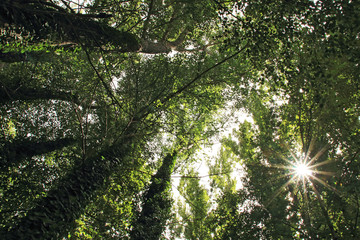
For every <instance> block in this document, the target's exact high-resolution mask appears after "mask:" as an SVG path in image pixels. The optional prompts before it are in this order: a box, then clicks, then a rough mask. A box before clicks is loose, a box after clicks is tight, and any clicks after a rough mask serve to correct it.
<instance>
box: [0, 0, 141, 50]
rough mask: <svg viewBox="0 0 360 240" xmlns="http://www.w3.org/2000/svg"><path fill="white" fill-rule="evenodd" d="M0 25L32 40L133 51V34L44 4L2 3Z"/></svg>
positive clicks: (19, 0) (24, 0)
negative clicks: (19, 30) (13, 28)
mask: <svg viewBox="0 0 360 240" xmlns="http://www.w3.org/2000/svg"><path fill="white" fill-rule="evenodd" d="M0 25H3V26H5V25H9V26H13V27H14V26H16V27H19V28H20V29H23V30H25V31H26V32H28V33H30V35H32V36H34V37H35V38H36V41H41V40H44V39H46V40H51V41H54V42H73V43H77V44H79V45H82V46H85V47H101V46H103V45H107V44H111V45H112V46H115V47H117V48H118V49H119V50H120V51H122V52H136V51H138V50H139V48H140V46H139V43H138V40H137V38H136V37H135V35H133V34H131V33H128V32H123V31H119V30H117V29H115V28H113V27H111V26H108V25H106V24H103V23H101V22H99V21H96V20H94V19H92V18H86V17H84V16H83V15H78V14H75V13H70V12H68V11H67V10H65V9H63V8H61V7H60V6H57V5H55V4H52V3H49V2H46V1H29V0H5V1H3V2H2V3H0Z"/></svg>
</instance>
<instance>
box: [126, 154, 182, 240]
mask: <svg viewBox="0 0 360 240" xmlns="http://www.w3.org/2000/svg"><path fill="white" fill-rule="evenodd" d="M175 158H176V154H168V155H167V156H166V157H165V158H164V160H163V163H162V165H161V167H160V169H159V170H158V171H157V173H156V174H155V175H154V176H153V177H152V178H151V184H150V187H149V189H148V191H147V192H146V194H145V196H144V203H143V206H142V210H141V213H140V215H139V217H138V218H137V219H136V221H135V222H134V223H133V230H132V232H131V233H130V236H131V239H133V240H144V239H149V240H152V239H160V236H161V233H162V232H163V231H164V229H165V224H166V221H167V219H168V218H169V217H170V209H171V199H170V188H171V184H170V177H171V173H172V172H173V169H174V166H175Z"/></svg>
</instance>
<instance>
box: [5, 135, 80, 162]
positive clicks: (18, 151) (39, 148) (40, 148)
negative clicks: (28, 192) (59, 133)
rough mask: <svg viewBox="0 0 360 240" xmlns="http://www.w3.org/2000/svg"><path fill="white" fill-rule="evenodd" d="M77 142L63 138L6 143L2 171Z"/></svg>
mask: <svg viewBox="0 0 360 240" xmlns="http://www.w3.org/2000/svg"><path fill="white" fill-rule="evenodd" d="M74 142H75V139H73V138H62V139H57V140H53V141H32V140H27V139H25V140H17V141H13V142H11V143H10V142H5V143H4V148H3V150H2V153H3V154H2V156H1V157H0V159H2V163H1V166H0V169H5V168H8V167H11V166H16V165H18V164H19V163H20V162H21V161H22V160H24V159H26V158H31V157H33V156H35V155H41V154H45V153H49V152H52V151H55V150H60V149H62V148H64V147H67V146H70V145H71V144H73V143H74Z"/></svg>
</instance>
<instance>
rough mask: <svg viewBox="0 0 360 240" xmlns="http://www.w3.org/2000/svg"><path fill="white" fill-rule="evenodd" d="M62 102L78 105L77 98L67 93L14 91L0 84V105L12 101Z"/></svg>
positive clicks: (21, 88)
mask: <svg viewBox="0 0 360 240" xmlns="http://www.w3.org/2000/svg"><path fill="white" fill-rule="evenodd" d="M39 99H42V100H51V99H53V100H62V101H69V102H74V103H77V104H80V101H79V100H78V98H77V96H74V95H73V94H71V93H68V92H61V91H52V90H48V89H45V88H39V89H35V88H27V87H19V88H17V89H15V90H12V89H9V88H7V87H5V86H4V85H3V84H1V89H0V103H6V102H12V101H18V100H20V101H26V100H39Z"/></svg>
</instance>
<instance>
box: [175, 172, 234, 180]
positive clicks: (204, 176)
mask: <svg viewBox="0 0 360 240" xmlns="http://www.w3.org/2000/svg"><path fill="white" fill-rule="evenodd" d="M229 173H231V172H222V173H213V174H209V175H203V176H186V175H183V176H171V178H195V179H200V178H206V177H212V176H221V175H226V174H229Z"/></svg>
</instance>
